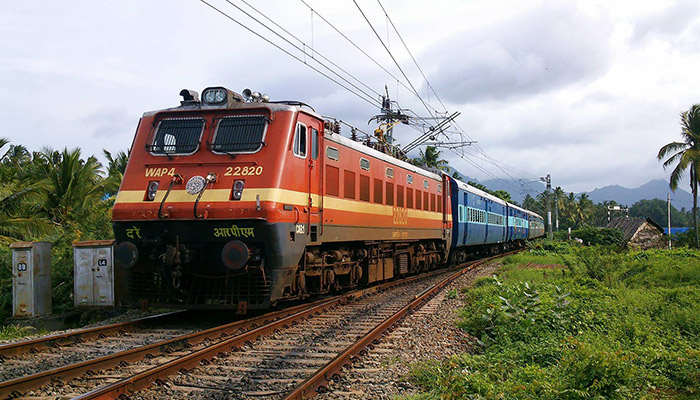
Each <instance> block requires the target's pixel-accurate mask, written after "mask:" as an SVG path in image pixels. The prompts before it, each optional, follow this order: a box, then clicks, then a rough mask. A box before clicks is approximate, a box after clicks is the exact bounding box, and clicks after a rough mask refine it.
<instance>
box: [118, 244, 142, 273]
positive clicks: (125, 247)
mask: <svg viewBox="0 0 700 400" xmlns="http://www.w3.org/2000/svg"><path fill="white" fill-rule="evenodd" d="M138 259H139V249H138V247H136V245H135V244H133V243H131V242H126V241H125V242H119V244H118V245H117V247H115V248H114V261H115V264H116V265H117V267H119V268H131V267H133V266H134V265H136V261H138Z"/></svg>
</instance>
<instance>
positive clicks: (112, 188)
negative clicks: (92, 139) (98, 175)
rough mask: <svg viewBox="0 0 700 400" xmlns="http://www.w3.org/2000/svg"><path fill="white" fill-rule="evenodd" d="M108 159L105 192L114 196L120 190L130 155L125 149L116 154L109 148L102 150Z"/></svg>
mask: <svg viewBox="0 0 700 400" xmlns="http://www.w3.org/2000/svg"><path fill="white" fill-rule="evenodd" d="M102 151H103V153H104V155H105V158H106V159H107V162H108V164H107V179H105V182H104V186H105V192H106V193H107V195H108V196H114V195H115V194H117V191H118V190H119V185H121V183H122V179H123V178H124V171H126V164H127V163H128V162H129V155H128V154H127V153H125V152H124V151H119V152H117V153H116V155H115V156H113V155H112V153H111V152H109V151H108V150H102Z"/></svg>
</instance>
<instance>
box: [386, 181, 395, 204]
mask: <svg viewBox="0 0 700 400" xmlns="http://www.w3.org/2000/svg"><path fill="white" fill-rule="evenodd" d="M386 205H388V206H393V205H394V184H393V183H391V182H387V183H386Z"/></svg>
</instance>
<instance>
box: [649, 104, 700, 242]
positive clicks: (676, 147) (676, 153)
mask: <svg viewBox="0 0 700 400" xmlns="http://www.w3.org/2000/svg"><path fill="white" fill-rule="evenodd" d="M681 138H682V139H683V141H682V142H671V143H669V144H667V145H665V146H663V147H662V148H661V149H660V150H659V154H658V155H657V158H658V159H659V161H660V160H662V159H664V158H666V157H667V156H669V155H670V156H669V157H668V159H666V161H664V163H663V166H664V170H666V169H667V168H668V167H670V166H671V165H673V164H676V163H677V165H676V167H675V168H674V169H673V171H672V172H671V178H670V182H669V186H670V188H671V190H672V191H674V192H675V191H676V189H678V184H679V183H680V181H681V179H682V178H683V175H684V174H685V171H686V170H688V171H690V188H691V191H692V193H693V227H694V229H695V247H697V248H700V240H698V172H700V104H694V105H693V106H692V107H690V109H689V110H688V111H683V112H682V113H681Z"/></svg>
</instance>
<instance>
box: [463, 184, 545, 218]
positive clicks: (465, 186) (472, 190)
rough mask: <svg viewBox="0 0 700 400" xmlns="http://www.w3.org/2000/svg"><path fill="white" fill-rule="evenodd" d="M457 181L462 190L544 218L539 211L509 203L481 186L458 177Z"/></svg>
mask: <svg viewBox="0 0 700 400" xmlns="http://www.w3.org/2000/svg"><path fill="white" fill-rule="evenodd" d="M455 182H457V186H458V187H459V188H461V189H462V190H466V191H467V192H470V193H474V194H478V195H479V196H482V197H485V198H487V199H489V200H491V201H493V202H495V203H498V204H500V205H503V206H505V205H508V207H510V208H513V209H515V210H518V211H521V212H524V213H526V214H529V215H532V216H535V217H538V218H542V217H540V216H539V214H537V213H534V212H532V211H530V210H526V209H524V208H522V207H520V206H516V205H515V204H513V203H508V202H507V201H505V200H503V199H500V198H498V197H496V196H494V195H492V194H490V193H486V192H484V191H483V190H481V189H479V188H476V187H474V186H472V185H469V184H467V183H464V182H462V181H458V180H456V179H455Z"/></svg>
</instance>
